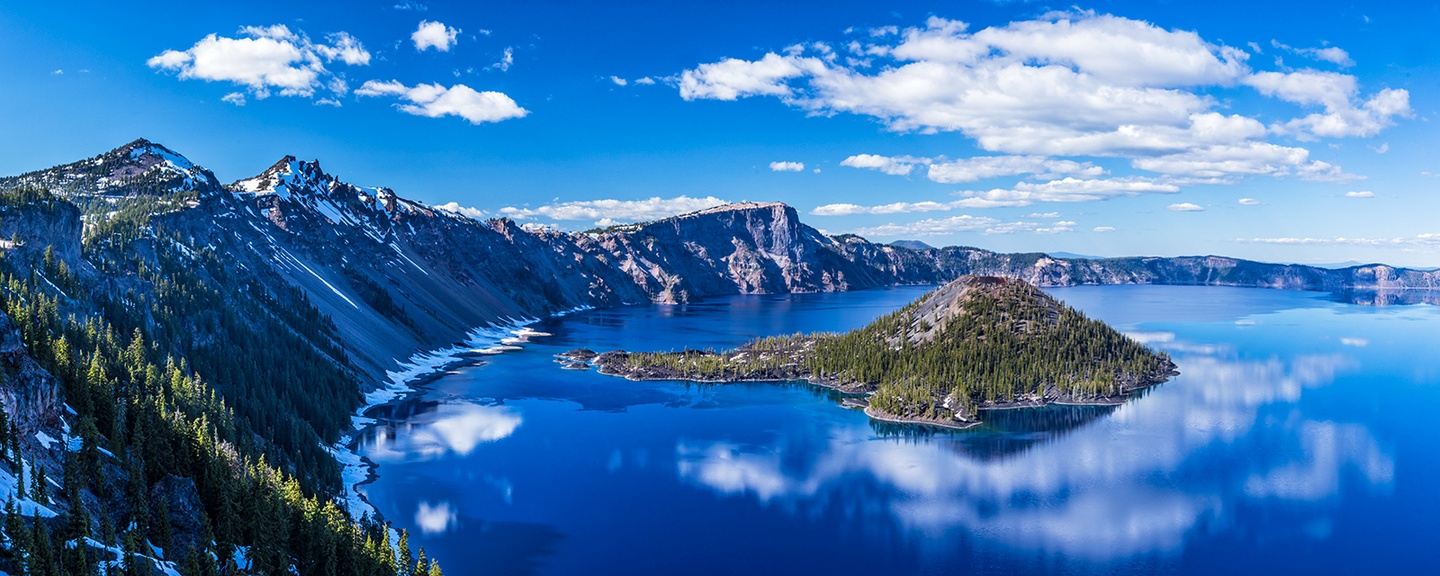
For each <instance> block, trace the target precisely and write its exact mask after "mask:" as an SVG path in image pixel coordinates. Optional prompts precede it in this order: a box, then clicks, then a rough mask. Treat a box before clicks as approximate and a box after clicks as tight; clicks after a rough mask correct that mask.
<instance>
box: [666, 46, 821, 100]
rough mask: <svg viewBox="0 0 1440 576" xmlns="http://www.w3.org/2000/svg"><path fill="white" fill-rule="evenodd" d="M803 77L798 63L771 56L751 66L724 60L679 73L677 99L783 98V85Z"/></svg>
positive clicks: (732, 60) (727, 59) (794, 60)
mask: <svg viewBox="0 0 1440 576" xmlns="http://www.w3.org/2000/svg"><path fill="white" fill-rule="evenodd" d="M816 63H818V61H816ZM803 73H804V68H803V67H802V62H801V61H797V60H796V59H794V58H790V57H784V56H780V55H779V54H775V53H773V52H772V53H770V54H766V55H765V56H764V57H762V58H760V59H759V60H756V61H753V62H750V61H746V60H740V59H738V58H726V59H724V60H721V61H719V62H714V63H711V64H701V65H700V66H698V67H696V68H695V69H694V70H686V71H685V72H684V73H682V74H681V75H680V97H681V98H684V99H686V100H699V99H712V100H736V99H739V98H744V97H746V96H786V95H789V94H790V88H789V87H788V86H786V85H785V83H784V81H785V80H788V79H790V78H795V77H797V76H800V75H801V74H803Z"/></svg>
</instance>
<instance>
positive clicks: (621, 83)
mask: <svg viewBox="0 0 1440 576" xmlns="http://www.w3.org/2000/svg"><path fill="white" fill-rule="evenodd" d="M610 82H612V83H614V84H615V85H616V86H626V85H629V84H630V81H629V80H626V79H624V78H621V77H619V76H611V77H610Z"/></svg>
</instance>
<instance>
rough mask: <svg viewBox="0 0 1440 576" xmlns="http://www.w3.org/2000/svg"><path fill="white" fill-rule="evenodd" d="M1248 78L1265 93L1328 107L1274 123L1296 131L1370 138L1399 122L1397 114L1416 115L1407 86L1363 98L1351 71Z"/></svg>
mask: <svg viewBox="0 0 1440 576" xmlns="http://www.w3.org/2000/svg"><path fill="white" fill-rule="evenodd" d="M1244 82H1245V84H1247V85H1249V86H1251V87H1253V88H1255V90H1256V91H1258V92H1260V93H1261V94H1264V95H1266V96H1270V97H1274V98H1278V99H1280V100H1285V101H1287V102H1292V103H1295V104H1299V105H1302V106H1311V107H1314V106H1318V107H1320V108H1322V109H1323V112H1315V113H1312V114H1308V115H1306V116H1303V117H1300V118H1295V119H1293V120H1289V121H1286V122H1282V123H1279V124H1277V125H1275V126H1274V127H1273V128H1274V130H1276V131H1277V132H1280V133H1284V134H1290V135H1294V136H1300V137H1307V138H1315V137H1324V138H1343V137H1350V136H1361V137H1369V136H1374V135H1376V134H1379V133H1380V131H1381V130H1383V129H1385V128H1387V127H1389V126H1391V125H1392V124H1394V119H1395V118H1396V117H1405V116H1410V115H1411V114H1412V111H1411V109H1410V93H1409V92H1408V91H1406V90H1402V89H1393V88H1386V89H1383V90H1380V91H1379V92H1376V93H1375V94H1373V95H1371V96H1370V97H1369V98H1363V99H1362V98H1361V96H1360V89H1359V85H1358V84H1357V81H1356V79H1355V77H1354V76H1350V75H1347V74H1339V73H1336V72H1322V71H1317V70H1299V71H1295V72H1257V73H1255V74H1252V75H1250V76H1248V77H1246V78H1245V80H1244Z"/></svg>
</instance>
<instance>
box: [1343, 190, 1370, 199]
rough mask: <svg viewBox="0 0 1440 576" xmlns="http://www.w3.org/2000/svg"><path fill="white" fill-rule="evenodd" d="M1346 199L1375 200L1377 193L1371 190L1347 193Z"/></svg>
mask: <svg viewBox="0 0 1440 576" xmlns="http://www.w3.org/2000/svg"><path fill="white" fill-rule="evenodd" d="M1345 197H1346V198H1374V197H1375V193H1374V192H1371V191H1369V190H1352V191H1350V192H1346V193H1345Z"/></svg>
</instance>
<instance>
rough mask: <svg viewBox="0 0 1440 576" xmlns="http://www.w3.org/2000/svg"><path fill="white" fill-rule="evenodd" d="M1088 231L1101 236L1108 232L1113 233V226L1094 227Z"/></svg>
mask: <svg viewBox="0 0 1440 576" xmlns="http://www.w3.org/2000/svg"><path fill="white" fill-rule="evenodd" d="M1090 231H1091V232H1099V233H1101V234H1104V233H1108V232H1114V231H1115V227H1114V226H1096V227H1094V228H1091V229H1090Z"/></svg>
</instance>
